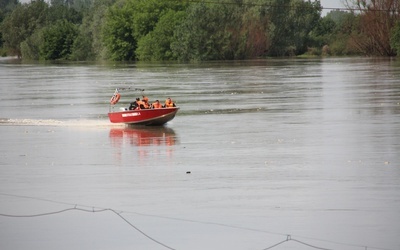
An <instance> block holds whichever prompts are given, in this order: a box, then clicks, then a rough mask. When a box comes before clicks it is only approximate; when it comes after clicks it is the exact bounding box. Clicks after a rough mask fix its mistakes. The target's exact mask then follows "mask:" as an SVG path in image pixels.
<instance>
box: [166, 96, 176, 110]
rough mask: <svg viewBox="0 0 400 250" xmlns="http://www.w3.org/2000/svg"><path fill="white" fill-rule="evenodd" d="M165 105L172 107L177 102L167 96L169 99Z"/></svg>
mask: <svg viewBox="0 0 400 250" xmlns="http://www.w3.org/2000/svg"><path fill="white" fill-rule="evenodd" d="M165 107H166V108H172V107H176V106H175V103H174V102H173V101H172V99H171V98H169V97H168V98H167V100H165Z"/></svg>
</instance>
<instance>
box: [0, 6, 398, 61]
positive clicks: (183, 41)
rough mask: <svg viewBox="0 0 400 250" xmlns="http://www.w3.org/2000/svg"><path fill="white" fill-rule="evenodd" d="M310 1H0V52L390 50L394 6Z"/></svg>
mask: <svg viewBox="0 0 400 250" xmlns="http://www.w3.org/2000/svg"><path fill="white" fill-rule="evenodd" d="M346 2H347V3H352V4H353V5H350V4H349V6H350V7H352V8H355V9H359V10H360V11H359V12H357V13H355V12H345V11H331V12H330V13H328V14H327V15H326V16H325V17H321V10H322V7H321V4H320V1H319V0H213V1H186V0H168V1H166V0H49V1H45V0H33V1H31V2H30V3H26V4H20V3H19V2H18V0H1V1H0V47H2V48H0V49H1V50H2V52H1V53H2V54H4V51H5V50H7V51H8V53H9V54H10V55H18V56H20V57H21V56H22V57H23V58H25V59H34V60H55V59H64V60H102V59H106V60H116V61H134V60H143V61H145V60H153V61H163V60H180V61H204V60H240V59H252V58H258V57H266V56H297V55H301V54H304V53H308V54H312V55H321V54H323V55H351V54H357V53H358V54H360V53H362V54H366V55H387V56H392V55H396V54H398V53H399V50H400V49H399V47H400V45H399V42H398V41H399V40H400V39H399V33H400V32H399V29H400V28H399V24H398V23H399V22H400V16H399V13H400V12H399V9H398V8H399V5H398V4H393V0H375V1H356V0H346Z"/></svg>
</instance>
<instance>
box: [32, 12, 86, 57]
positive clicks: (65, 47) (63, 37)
mask: <svg viewBox="0 0 400 250" xmlns="http://www.w3.org/2000/svg"><path fill="white" fill-rule="evenodd" d="M77 33H78V30H77V27H76V25H75V24H73V23H71V22H68V21H66V20H64V19H61V20H58V21H57V22H56V23H54V24H53V25H49V26H47V27H45V28H44V29H43V40H44V43H43V44H42V46H41V47H40V55H41V58H43V59H44V60H56V59H69V57H70V54H71V52H72V45H73V42H74V40H75V38H76V36H77Z"/></svg>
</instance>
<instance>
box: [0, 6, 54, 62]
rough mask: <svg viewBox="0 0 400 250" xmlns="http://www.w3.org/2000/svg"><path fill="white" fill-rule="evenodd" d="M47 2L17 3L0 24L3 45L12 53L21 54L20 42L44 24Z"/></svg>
mask: <svg viewBox="0 0 400 250" xmlns="http://www.w3.org/2000/svg"><path fill="white" fill-rule="evenodd" d="M47 12H48V4H47V3H46V2H45V1H44V0H36V1H32V2H30V3H29V4H22V5H18V6H17V7H16V8H15V9H14V11H13V12H12V13H11V14H10V15H8V16H7V17H6V18H5V19H4V21H3V23H2V25H1V31H2V34H3V41H4V47H6V48H7V49H8V50H9V51H10V53H11V54H12V55H18V56H19V57H20V56H21V43H22V42H23V41H25V40H26V39H27V38H28V37H30V36H31V35H32V34H33V33H34V32H35V30H36V29H38V28H41V27H43V26H44V25H45V24H46V20H47Z"/></svg>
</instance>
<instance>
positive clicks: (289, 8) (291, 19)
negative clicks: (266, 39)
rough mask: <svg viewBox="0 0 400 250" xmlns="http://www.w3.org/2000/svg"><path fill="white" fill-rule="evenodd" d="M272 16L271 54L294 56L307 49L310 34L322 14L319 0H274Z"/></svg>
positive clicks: (270, 14) (271, 10)
mask: <svg viewBox="0 0 400 250" xmlns="http://www.w3.org/2000/svg"><path fill="white" fill-rule="evenodd" d="M270 6H271V7H270V8H269V10H268V12H269V16H270V18H271V25H270V36H271V47H270V49H269V53H268V54H269V55H271V56H292V55H298V54H303V53H304V52H306V51H307V46H308V42H309V35H310V32H311V31H312V29H313V28H314V27H315V25H316V24H317V22H318V21H319V19H320V16H321V10H322V8H321V3H320V1H319V0H317V1H314V2H311V1H310V0H308V1H302V0H273V1H272V4H271V5H270Z"/></svg>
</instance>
